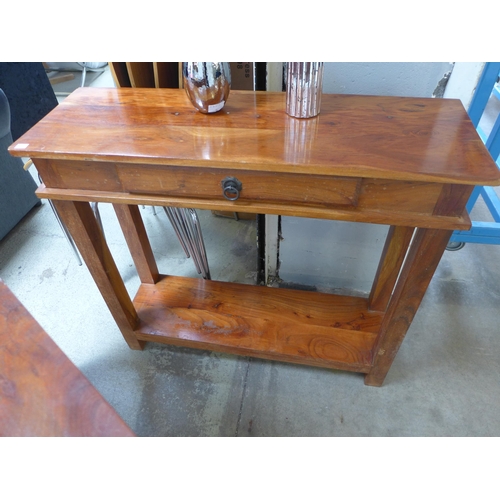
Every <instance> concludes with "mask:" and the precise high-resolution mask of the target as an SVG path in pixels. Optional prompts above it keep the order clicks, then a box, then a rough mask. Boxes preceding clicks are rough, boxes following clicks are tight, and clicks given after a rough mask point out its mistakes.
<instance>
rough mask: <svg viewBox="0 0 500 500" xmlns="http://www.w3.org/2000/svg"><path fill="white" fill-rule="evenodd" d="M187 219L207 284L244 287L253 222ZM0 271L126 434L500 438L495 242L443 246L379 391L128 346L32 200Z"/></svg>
mask: <svg viewBox="0 0 500 500" xmlns="http://www.w3.org/2000/svg"><path fill="white" fill-rule="evenodd" d="M32 173H33V174H34V172H32ZM482 210H483V208H482V207H481V204H479V207H478V208H477V209H476V213H477V215H478V216H479V217H481V216H482V215H484V214H483V213H482ZM141 213H142V215H143V218H144V220H145V225H146V229H147V232H148V234H149V237H150V239H151V242H152V247H153V250H154V252H155V255H156V257H157V260H158V265H159V268H160V271H161V272H163V273H167V274H168V273H170V274H177V275H183V276H193V277H195V276H197V274H196V271H195V268H194V265H193V263H192V261H191V260H190V259H189V260H187V259H186V258H185V256H184V254H183V251H182V248H181V247H180V245H179V243H178V241H177V239H176V237H175V235H174V233H173V230H172V229H171V226H170V224H169V223H168V219H167V218H166V216H165V214H164V213H163V212H162V211H161V210H160V209H157V212H156V215H155V214H154V213H153V209H152V207H145V208H144V209H141ZM198 213H199V216H200V219H201V221H202V224H203V226H202V227H203V232H204V236H205V244H206V247H207V254H208V258H209V261H210V264H211V271H212V277H213V279H217V280H221V281H236V282H240V283H254V282H255V278H256V228H255V223H254V222H252V221H236V220H232V219H226V218H220V217H215V216H214V215H213V214H212V213H211V212H200V211H199V212H198ZM101 214H102V219H103V224H104V229H105V233H106V237H107V241H108V244H109V246H110V249H111V251H112V253H113V255H114V257H115V260H116V262H117V265H118V268H119V270H120V272H121V274H122V276H123V278H124V281H125V284H126V286H127V289H128V290H129V293H130V294H131V296H133V295H134V293H135V291H136V290H137V288H138V286H139V281H138V278H137V275H136V273H135V269H134V266H133V263H132V259H131V257H130V254H129V252H128V249H127V247H126V245H125V241H124V239H123V236H122V234H121V232H120V230H119V226H118V223H117V220H116V216H115V215H114V212H113V210H112V208H111V207H110V206H109V205H106V204H102V205H101ZM332 254H335V248H333V249H332ZM0 277H1V278H2V279H3V280H4V281H5V282H6V284H7V285H8V286H9V287H10V289H11V290H12V291H13V292H14V294H15V295H16V296H17V297H18V298H19V299H20V300H21V301H22V303H23V304H24V305H25V307H26V308H27V309H28V310H29V311H30V312H31V314H32V315H33V316H34V317H35V318H36V319H37V320H38V322H39V323H40V324H41V325H42V327H43V328H44V329H45V330H46V331H47V333H48V334H49V335H50V336H51V337H52V338H53V339H54V340H55V342H56V343H57V344H58V345H59V346H60V347H61V349H62V350H63V351H64V352H65V353H66V354H67V355H68V357H69V358H70V359H71V360H72V361H73V362H74V363H75V364H76V365H77V366H78V367H79V368H80V370H81V371H82V372H83V373H84V374H85V375H86V376H87V377H88V379H89V380H90V381H91V382H92V383H93V384H94V386H95V387H96V388H97V389H98V390H99V391H100V392H101V394H102V395H103V396H104V397H105V398H106V399H107V400H108V401H109V402H110V403H111V405H112V406H113V407H114V408H115V409H116V411H117V412H118V413H119V414H120V415H121V416H122V417H123V419H124V420H125V421H126V422H127V423H128V425H129V426H130V427H131V428H132V430H133V431H135V433H136V434H137V435H139V436H241V437H243V436H498V435H500V327H499V317H500V316H499V305H500V246H490V245H475V244H467V245H466V246H465V247H464V248H463V249H462V250H460V251H458V252H446V253H445V255H444V257H443V259H442V261H441V263H440V265H439V267H438V270H437V272H436V274H435V276H434V278H433V280H432V282H431V285H430V288H429V289H428V292H427V294H426V296H425V298H424V301H423V303H422V306H421V308H420V310H419V311H418V313H417V315H416V318H415V320H414V322H413V324H412V326H411V328H410V330H409V332H408V335H407V337H406V339H405V341H404V343H403V345H402V347H401V349H400V351H399V354H398V356H397V358H396V360H395V362H394V364H393V366H392V369H391V371H390V372H389V375H388V377H387V379H386V383H385V385H384V386H383V387H382V388H373V387H366V386H365V385H364V384H363V377H362V375H359V374H354V373H347V372H338V371H331V370H325V369H318V368H309V367H304V366H296V365H291V364H285V363H279V362H272V361H262V360H257V359H249V358H245V357H236V356H231V355H225V354H217V353H211V352H206V351H196V350H190V349H182V348H174V347H169V346H162V345H154V344H148V345H147V346H146V348H145V350H144V351H142V352H137V351H131V350H129V349H128V347H127V345H126V344H125V341H124V340H123V338H122V336H121V334H120V332H119V330H118V328H117V327H116V325H115V323H114V321H113V319H112V317H111V315H110V313H109V311H108V309H107V307H106V305H105V303H104V301H103V299H102V298H101V296H100V294H99V292H98V290H97V287H96V285H95V284H94V282H93V280H92V278H91V277H90V274H89V272H88V271H87V269H86V267H85V265H83V266H81V267H80V266H78V264H77V261H76V259H75V257H74V255H73V253H72V251H71V249H70V247H69V245H68V243H67V241H66V240H65V238H64V236H63V234H62V232H61V230H60V228H59V226H58V224H57V222H56V220H55V218H54V216H53V214H52V212H51V209H50V207H49V205H48V204H47V203H46V202H45V201H44V202H43V204H42V206H41V207H40V208H38V209H35V210H34V211H32V213H30V214H29V215H28V216H27V217H26V218H25V219H24V220H23V221H22V223H20V224H19V225H18V226H17V227H16V228H15V229H14V230H13V231H12V232H11V233H10V234H9V235H8V236H7V237H6V238H5V239H4V240H2V241H1V242H0Z"/></svg>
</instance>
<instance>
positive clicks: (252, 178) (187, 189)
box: [116, 164, 361, 207]
mask: <svg viewBox="0 0 500 500" xmlns="http://www.w3.org/2000/svg"><path fill="white" fill-rule="evenodd" d="M116 167H117V175H118V178H119V179H120V182H121V185H122V187H123V189H124V190H125V191H128V192H130V193H137V194H139V193H142V194H144V193H148V194H158V195H165V196H175V197H188V198H202V199H213V200H217V199H220V200H223V199H227V198H226V197H225V196H224V189H223V186H222V184H223V181H224V180H225V179H227V178H233V179H236V180H237V181H238V185H240V186H241V189H240V191H239V193H238V195H237V196H236V193H235V192H234V191H231V192H229V191H227V192H226V194H229V198H234V199H240V200H242V201H265V202H270V203H273V202H276V203H282V202H286V203H287V204H292V205H293V204H295V203H297V204H299V203H300V204H301V205H310V206H322V207H328V206H356V204H357V201H358V194H359V189H360V185H361V179H356V178H349V177H330V176H323V175H305V174H282V173H280V174H273V173H269V172H258V171H257V172H256V171H249V170H238V171H232V170H226V169H215V168H198V167H192V168H191V167H189V168H186V167H172V166H151V165H131V164H117V166H116Z"/></svg>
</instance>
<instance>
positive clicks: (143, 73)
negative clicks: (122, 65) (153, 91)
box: [126, 62, 155, 88]
mask: <svg viewBox="0 0 500 500" xmlns="http://www.w3.org/2000/svg"><path fill="white" fill-rule="evenodd" d="M126 65H127V71H128V76H129V78H130V84H131V85H132V87H141V88H143V87H145V88H154V87H155V78H154V72H153V63H152V62H127V63H126Z"/></svg>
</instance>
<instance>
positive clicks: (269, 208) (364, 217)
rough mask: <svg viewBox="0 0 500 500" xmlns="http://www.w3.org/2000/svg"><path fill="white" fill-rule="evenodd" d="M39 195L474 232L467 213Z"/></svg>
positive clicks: (57, 192)
mask: <svg viewBox="0 0 500 500" xmlns="http://www.w3.org/2000/svg"><path fill="white" fill-rule="evenodd" d="M36 194H37V196H38V197H39V198H51V199H54V200H56V199H57V200H77V201H99V202H105V203H125V204H127V205H152V206H162V205H164V206H172V207H191V208H199V209H201V210H222V211H232V212H234V211H244V212H250V213H255V214H275V215H289V216H293V217H309V218H316V219H329V220H345V221H352V222H371V223H377V224H389V225H391V224H401V225H413V226H417V227H428V228H440V229H457V230H460V229H470V227H471V222H470V218H469V215H468V213H467V211H464V213H463V214H462V216H461V217H448V216H437V215H436V216H430V215H426V214H418V213H408V212H403V211H401V212H397V211H394V210H392V211H386V212H383V211H380V210H376V209H373V210H357V209H352V210H347V209H344V210H342V209H340V208H321V207H307V206H300V205H297V206H288V205H285V204H272V203H262V202H261V203H259V202H248V201H246V202H240V200H238V201H236V202H231V201H226V200H204V199H201V198H187V197H186V198H174V197H169V196H152V195H147V194H131V193H111V192H99V191H83V190H75V189H71V190H68V189H53V188H47V187H45V186H44V185H42V186H40V187H39V188H38V189H37V191H36Z"/></svg>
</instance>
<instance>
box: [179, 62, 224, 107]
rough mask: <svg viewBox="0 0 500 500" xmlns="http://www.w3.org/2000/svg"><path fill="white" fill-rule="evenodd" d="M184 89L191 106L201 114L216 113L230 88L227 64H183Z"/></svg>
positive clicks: (222, 105)
mask: <svg viewBox="0 0 500 500" xmlns="http://www.w3.org/2000/svg"><path fill="white" fill-rule="evenodd" d="M182 79H183V82H184V89H185V90H186V94H187V95H188V97H189V99H190V101H191V102H192V104H193V106H194V107H195V108H197V109H198V110H199V111H201V112H202V113H216V112H217V111H220V110H221V109H222V108H223V107H224V105H225V104H226V101H227V98H228V97H229V90H230V88H231V70H230V68H229V63H227V62H183V63H182Z"/></svg>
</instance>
